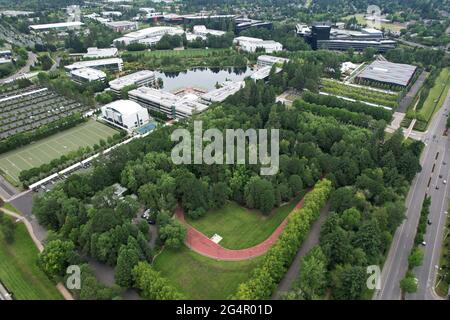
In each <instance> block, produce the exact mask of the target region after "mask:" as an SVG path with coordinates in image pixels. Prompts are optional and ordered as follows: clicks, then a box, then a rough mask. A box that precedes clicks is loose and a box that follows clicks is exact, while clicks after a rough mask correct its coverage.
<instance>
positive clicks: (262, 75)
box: [250, 66, 281, 81]
mask: <svg viewBox="0 0 450 320" xmlns="http://www.w3.org/2000/svg"><path fill="white" fill-rule="evenodd" d="M270 70H272V67H271V66H267V67H262V68H260V69H258V70H257V71H255V72H254V73H253V74H252V75H251V76H250V78H251V79H253V80H255V81H257V80H264V79H266V78H267V77H268V76H269V74H270ZM280 71H281V68H276V69H275V73H278V72H280Z"/></svg>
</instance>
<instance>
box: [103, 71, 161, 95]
mask: <svg viewBox="0 0 450 320" xmlns="http://www.w3.org/2000/svg"><path fill="white" fill-rule="evenodd" d="M155 81H156V79H155V73H154V72H153V71H150V70H141V71H138V72H135V73H132V74H129V75H126V76H123V77H120V78H117V79H115V80H112V81H110V82H109V87H110V88H111V91H112V92H114V93H115V94H118V95H119V94H120V93H121V90H122V89H123V88H125V87H128V86H131V85H136V86H138V87H142V86H152V85H154V84H155Z"/></svg>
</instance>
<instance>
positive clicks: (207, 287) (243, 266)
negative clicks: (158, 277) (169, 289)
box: [153, 246, 262, 300]
mask: <svg viewBox="0 0 450 320" xmlns="http://www.w3.org/2000/svg"><path fill="white" fill-rule="evenodd" d="M261 259H262V256H261V257H257V258H254V259H251V260H244V261H216V260H214V259H210V258H207V257H203V256H201V255H199V254H198V253H195V252H194V251H191V250H190V249H188V248H187V247H185V246H183V247H182V248H181V249H180V250H177V251H175V250H167V249H166V250H164V251H163V252H162V253H161V254H160V255H159V256H158V257H157V258H156V259H155V261H154V264H153V266H154V268H155V269H156V270H158V271H160V272H161V274H162V275H163V276H164V277H166V278H168V279H169V280H170V281H171V283H172V284H173V285H174V286H175V287H176V288H177V289H178V290H179V291H180V292H182V293H183V294H184V295H185V296H186V298H188V299H196V300H205V299H208V300H213V299H227V298H229V297H230V295H232V294H234V293H235V292H236V290H237V288H238V286H239V284H241V283H242V282H244V281H245V280H247V279H248V278H249V277H250V275H251V273H252V271H253V269H254V268H255V267H256V266H257V265H258V264H259V263H260V261H261Z"/></svg>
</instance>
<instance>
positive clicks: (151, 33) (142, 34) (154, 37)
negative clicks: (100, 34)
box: [113, 26, 184, 45]
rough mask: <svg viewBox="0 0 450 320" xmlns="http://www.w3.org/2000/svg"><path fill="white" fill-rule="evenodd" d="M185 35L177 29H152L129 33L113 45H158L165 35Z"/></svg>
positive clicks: (116, 40)
mask: <svg viewBox="0 0 450 320" xmlns="http://www.w3.org/2000/svg"><path fill="white" fill-rule="evenodd" d="M183 33H184V30H183V29H181V28H177V27H165V26H161V27H151V28H146V29H141V30H137V31H134V32H130V33H127V34H125V35H124V36H123V37H120V38H117V39H114V41H113V43H114V45H119V44H123V45H129V44H131V43H145V44H148V45H153V44H156V43H158V41H159V40H160V39H161V38H162V36H164V35H165V34H169V35H182V34H183Z"/></svg>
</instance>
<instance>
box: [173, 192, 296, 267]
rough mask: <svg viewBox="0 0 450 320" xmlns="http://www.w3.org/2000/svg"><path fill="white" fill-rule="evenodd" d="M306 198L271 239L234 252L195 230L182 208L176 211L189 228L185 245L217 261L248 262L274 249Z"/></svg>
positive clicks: (281, 224) (177, 215)
mask: <svg viewBox="0 0 450 320" xmlns="http://www.w3.org/2000/svg"><path fill="white" fill-rule="evenodd" d="M304 199H305V198H304V197H303V198H302V200H300V202H299V203H297V205H296V206H295V208H294V210H292V211H291V213H290V214H289V215H288V216H287V217H286V218H285V219H284V220H283V222H281V223H280V225H279V226H278V227H277V228H276V229H275V231H274V232H273V233H272V234H271V235H270V237H269V238H267V239H266V240H264V241H263V242H261V243H260V244H257V245H256V246H254V247H250V248H246V249H240V250H232V249H227V248H224V247H222V246H221V245H219V244H217V243H215V242H213V241H212V240H211V239H209V238H208V237H207V236H206V235H204V234H203V233H201V232H200V231H198V230H197V229H195V228H194V227H193V226H191V225H190V224H188V223H187V222H186V220H185V218H184V211H183V209H182V208H181V207H178V208H177V209H176V211H175V215H176V217H177V218H178V219H179V220H180V221H181V222H183V223H184V224H185V225H186V227H187V236H186V240H185V244H186V245H187V246H188V247H189V248H190V249H191V250H193V251H195V252H197V253H199V254H201V255H203V256H206V257H209V258H213V259H217V260H228V261H237V260H247V259H251V258H255V257H258V256H260V255H262V254H264V253H266V252H267V250H269V249H270V247H272V245H273V244H274V243H275V241H277V239H278V237H279V236H280V234H281V232H282V231H283V229H284V227H285V226H286V224H287V222H288V219H289V216H290V215H291V214H292V212H294V211H295V210H298V209H300V208H301V207H303V202H304Z"/></svg>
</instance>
